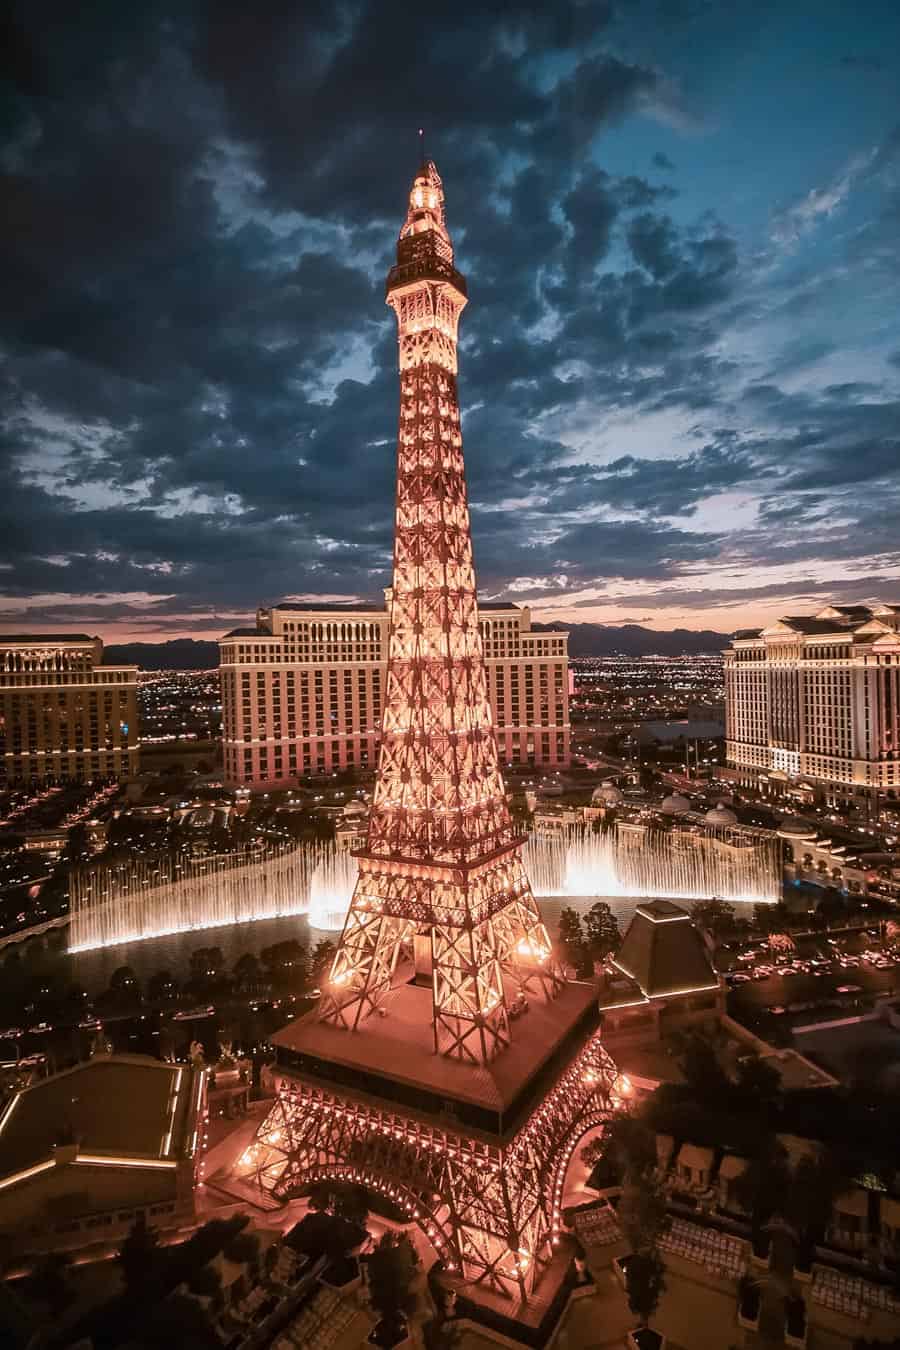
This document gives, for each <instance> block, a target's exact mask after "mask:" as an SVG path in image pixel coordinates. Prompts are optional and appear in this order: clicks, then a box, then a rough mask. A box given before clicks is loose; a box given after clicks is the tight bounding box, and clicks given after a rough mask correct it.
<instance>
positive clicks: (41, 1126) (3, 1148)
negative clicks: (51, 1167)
mask: <svg viewBox="0 0 900 1350" xmlns="http://www.w3.org/2000/svg"><path fill="white" fill-rule="evenodd" d="M193 1081H194V1071H193V1070H192V1069H190V1068H186V1067H184V1066H183V1065H178V1064H164V1063H162V1061H160V1060H158V1059H151V1058H150V1057H149V1056H145V1055H98V1056H97V1057H96V1058H94V1059H91V1060H88V1061H87V1062H86V1063H84V1064H76V1066H75V1067H74V1068H73V1069H67V1070H65V1071H64V1072H63V1073H58V1074H54V1075H53V1076H52V1077H50V1078H44V1079H42V1080H41V1081H40V1082H37V1083H34V1084H33V1085H32V1086H31V1087H28V1088H25V1089H24V1090H23V1091H21V1092H19V1093H17V1095H16V1096H15V1097H13V1098H11V1099H10V1101H9V1102H8V1103H7V1105H6V1107H5V1109H4V1111H3V1114H2V1115H0V1176H7V1175H9V1174H11V1173H15V1172H21V1171H24V1170H25V1169H26V1168H27V1167H30V1166H32V1165H33V1164H34V1163H37V1162H40V1161H42V1160H43V1159H45V1158H47V1157H49V1156H51V1155H52V1153H53V1150H54V1148H55V1147H57V1146H58V1145H64V1144H68V1143H77V1144H78V1147H79V1150H80V1151H81V1152H85V1153H101V1154H111V1155H118V1156H125V1157H134V1156H138V1157H148V1158H171V1159H177V1158H178V1157H180V1156H182V1154H183V1151H184V1146H185V1142H186V1139H187V1136H188V1133H189V1131H191V1130H192V1129H193V1123H192V1106H191V1102H192V1096H193V1094H192V1084H193Z"/></svg>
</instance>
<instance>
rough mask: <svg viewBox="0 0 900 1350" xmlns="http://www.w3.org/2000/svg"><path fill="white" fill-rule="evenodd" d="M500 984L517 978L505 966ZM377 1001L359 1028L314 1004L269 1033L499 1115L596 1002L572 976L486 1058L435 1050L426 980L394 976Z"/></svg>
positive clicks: (297, 1048)
mask: <svg viewBox="0 0 900 1350" xmlns="http://www.w3.org/2000/svg"><path fill="white" fill-rule="evenodd" d="M504 985H505V988H506V997H507V1001H508V1002H511V1001H512V1000H514V999H515V997H516V995H517V993H518V989H519V986H518V984H517V982H516V981H515V979H513V978H512V977H511V976H509V975H506V974H504ZM381 1006H382V1007H383V1008H384V1009H385V1016H384V1017H380V1016H378V1015H374V1016H371V1017H369V1018H368V1019H367V1020H366V1021H365V1022H364V1023H363V1025H362V1027H361V1028H360V1030H359V1031H355V1032H351V1031H347V1030H344V1029H343V1028H340V1027H335V1026H332V1025H331V1024H327V1023H325V1022H320V1021H319V1020H318V1016H317V1013H316V1011H315V1009H314V1010H313V1011H312V1012H310V1013H307V1014H306V1015H305V1016H304V1017H301V1018H298V1019H297V1020H296V1021H294V1022H289V1023H288V1025H287V1026H286V1027H284V1028H282V1030H281V1031H279V1032H277V1033H276V1034H275V1035H274V1036H272V1037H271V1038H270V1039H271V1041H272V1044H273V1045H275V1046H276V1047H283V1048H285V1049H288V1050H291V1051H293V1052H295V1053H299V1054H301V1055H303V1056H311V1057H314V1058H315V1059H317V1060H320V1061H324V1062H325V1063H327V1064H339V1065H343V1066H344V1067H345V1068H348V1069H351V1070H358V1071H359V1072H360V1073H361V1074H365V1075H366V1076H367V1077H368V1076H370V1075H375V1076H380V1077H382V1078H385V1079H388V1080H394V1081H399V1082H401V1083H405V1084H407V1085H408V1086H409V1087H411V1088H413V1089H415V1088H419V1089H424V1090H425V1091H427V1092H430V1093H434V1094H439V1095H440V1096H441V1097H442V1098H450V1099H454V1100H457V1101H461V1102H468V1103H470V1104H471V1105H473V1106H477V1107H483V1108H485V1109H486V1110H488V1111H490V1112H493V1113H497V1114H499V1115H502V1114H503V1113H504V1112H506V1111H507V1110H508V1109H509V1108H510V1107H511V1106H512V1105H513V1104H514V1103H515V1102H516V1100H517V1098H518V1097H519V1095H520V1093H521V1092H522V1091H523V1089H524V1088H525V1087H526V1085H527V1084H528V1082H529V1080H530V1079H532V1078H533V1077H535V1076H536V1075H537V1074H538V1072H539V1071H540V1069H541V1068H542V1067H543V1066H544V1065H545V1064H546V1063H547V1061H548V1060H549V1059H550V1058H551V1057H552V1055H553V1054H554V1052H555V1051H556V1050H557V1049H558V1048H559V1047H560V1046H561V1045H562V1043H563V1042H564V1041H565V1040H566V1038H567V1036H568V1035H569V1033H570V1032H571V1031H572V1029H573V1027H574V1026H576V1025H577V1024H579V1023H580V1022H581V1021H582V1019H583V1017H584V1015H585V1013H586V1012H587V1010H588V1009H589V1008H591V1007H592V1006H593V1007H594V1008H596V995H595V991H594V989H593V987H592V986H591V985H589V984H582V983H579V982H574V981H570V982H569V983H567V984H566V985H564V986H563V988H562V990H561V992H560V994H559V995H558V997H557V998H555V999H552V1000H550V1002H548V1003H544V1002H541V1001H538V1000H537V999H532V1000H530V1006H529V1010H528V1012H527V1013H525V1014H524V1015H523V1016H522V1017H520V1018H519V1019H518V1020H516V1021H515V1022H513V1023H512V1024H511V1027H510V1033H511V1041H510V1044H509V1045H508V1046H507V1048H506V1049H505V1050H502V1051H501V1052H500V1054H499V1055H497V1057H496V1059H494V1060H493V1061H492V1062H491V1063H490V1064H487V1065H478V1064H470V1063H463V1062H461V1061H459V1060H455V1059H449V1058H448V1057H447V1056H445V1055H438V1054H435V1051H434V1032H433V1028H432V994H431V989H430V987H425V986H419V985H415V984H406V983H401V984H398V985H396V986H395V987H394V988H393V989H392V990H391V992H390V994H389V995H388V996H387V998H386V999H385V1001H384V1003H383V1004H382V1005H381ZM310 1071H311V1072H312V1070H310Z"/></svg>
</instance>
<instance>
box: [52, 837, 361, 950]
mask: <svg viewBox="0 0 900 1350" xmlns="http://www.w3.org/2000/svg"><path fill="white" fill-rule="evenodd" d="M355 866H356V864H355V862H354V861H353V859H351V858H350V857H349V856H348V855H346V854H336V853H335V851H334V849H333V847H332V846H330V845H326V844H299V845H295V844H283V843H279V844H277V845H274V846H272V847H268V848H266V849H264V850H261V851H259V850H257V851H255V852H254V853H251V854H248V853H247V852H246V851H244V852H236V853H216V854H209V855H206V856H203V857H199V858H195V857H183V856H171V855H167V854H166V855H162V856H159V857H155V858H137V859H130V860H128V861H127V862H119V863H112V864H107V865H106V866H100V867H82V868H79V869H78V870H77V871H76V872H74V873H73V876H72V881H71V887H70V893H71V901H70V905H71V909H70V924H69V951H70V952H72V953H76V952H86V951H94V950H96V949H97V948H98V947H112V946H116V945H118V944H119V943H126V942H141V941H143V940H145V939H147V938H158V937H168V936H170V935H172V934H176V933H191V932H195V931H198V930H200V929H204V928H222V927H227V926H231V925H233V924H240V923H252V922H254V921H255V920H258V919H275V918H281V917H286V916H289V915H293V914H306V913H307V912H308V911H309V909H310V905H311V903H314V906H315V916H313V915H312V914H311V915H310V922H311V923H312V924H313V926H315V927H321V928H334V927H338V928H339V927H341V925H342V924H343V916H344V912H345V911H346V908H347V905H348V904H349V901H350V896H351V894H352V890H353V881H354V875H353V869H355Z"/></svg>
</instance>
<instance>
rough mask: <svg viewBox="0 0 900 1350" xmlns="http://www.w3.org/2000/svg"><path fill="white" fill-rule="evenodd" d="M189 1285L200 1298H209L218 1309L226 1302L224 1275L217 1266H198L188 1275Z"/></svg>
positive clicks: (192, 1291)
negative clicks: (223, 1294)
mask: <svg viewBox="0 0 900 1350" xmlns="http://www.w3.org/2000/svg"><path fill="white" fill-rule="evenodd" d="M187 1287H188V1289H190V1291H191V1293H192V1294H197V1295H198V1296H199V1297H200V1298H208V1299H209V1301H210V1303H211V1304H212V1306H213V1307H214V1308H215V1309H217V1310H218V1309H219V1308H221V1306H222V1304H223V1303H224V1298H223V1296H222V1276H221V1275H220V1274H219V1272H218V1270H217V1269H216V1268H215V1266H210V1265H205V1266H198V1267H197V1268H196V1270H192V1271H190V1273H189V1274H188V1277H187Z"/></svg>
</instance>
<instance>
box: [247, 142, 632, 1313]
mask: <svg viewBox="0 0 900 1350" xmlns="http://www.w3.org/2000/svg"><path fill="white" fill-rule="evenodd" d="M386 298H387V303H388V304H389V305H390V307H391V308H392V309H393V311H394V313H395V315H396V316H397V323H398V328H399V362H400V431H399V443H398V449H397V496H396V518H395V543H394V564H393V586H392V591H391V598H390V633H389V654H388V671H387V685H386V692H385V707H384V722H383V731H382V740H381V752H380V760H379V765H378V775H377V780H376V785H375V793H374V800H373V805H372V811H371V815H370V819H369V827H368V837H367V842H366V846H365V848H364V849H362V850H361V851H360V852H359V854H358V858H359V878H358V881H357V884H356V888H355V890H354V893H353V898H352V901H351V904H350V909H349V912H348V915H347V919H346V923H345V925H344V930H343V933H342V935H341V940H340V945H339V947H338V951H337V954H336V956H335V959H334V963H333V966H332V969H331V973H330V979H329V980H328V982H327V986H326V987H325V989H324V990H323V996H322V998H321V1000H320V1002H319V1005H318V1007H317V1008H316V1009H315V1010H314V1011H313V1012H310V1013H308V1014H307V1015H306V1016H304V1017H301V1018H299V1019H297V1020H296V1021H295V1022H292V1023H291V1024H289V1026H287V1027H286V1028H284V1029H283V1030H282V1031H280V1032H278V1033H277V1034H276V1035H275V1036H274V1037H273V1044H274V1046H275V1049H276V1065H275V1068H274V1070H271V1071H270V1079H271V1082H272V1083H273V1085H274V1087H275V1089H276V1093H277V1096H276V1103H275V1105H274V1107H273V1108H272V1110H271V1112H270V1113H269V1115H268V1116H267V1118H266V1120H265V1121H264V1123H263V1124H262V1125H261V1126H260V1128H259V1130H258V1132H257V1135H256V1138H255V1141H254V1143H253V1144H252V1145H251V1147H250V1148H249V1149H248V1150H247V1152H246V1153H245V1154H244V1155H243V1156H242V1158H241V1161H240V1164H239V1165H238V1169H237V1171H238V1175H242V1176H243V1177H244V1179H245V1180H247V1181H250V1182H252V1183H254V1184H256V1185H258V1186H259V1187H260V1188H261V1189H263V1190H264V1191H268V1192H270V1193H272V1194H273V1195H274V1196H275V1197H278V1198H288V1197H290V1196H292V1195H297V1194H300V1193H302V1191H303V1190H304V1189H305V1188H306V1187H308V1186H309V1184H310V1182H312V1181H314V1180H319V1179H324V1178H336V1179H346V1180H352V1181H356V1182H360V1183H362V1184H363V1185H365V1186H367V1187H369V1188H371V1189H374V1190H376V1191H378V1192H379V1193H382V1194H383V1195H385V1196H387V1197H388V1198H390V1199H391V1200H392V1201H393V1203H394V1204H395V1205H397V1206H398V1207H399V1208H400V1209H401V1211H402V1212H403V1213H405V1214H406V1215H407V1216H408V1217H409V1218H410V1219H412V1220H414V1221H416V1222H417V1223H418V1224H419V1225H420V1226H421V1227H422V1229H423V1230H424V1232H425V1234H426V1235H427V1237H428V1238H429V1240H430V1242H431V1243H432V1244H433V1246H434V1249H435V1251H436V1253H437V1254H438V1256H440V1257H441V1258H442V1259H443V1262H444V1269H445V1270H446V1271H447V1272H449V1273H450V1274H451V1276H452V1277H454V1278H458V1279H460V1280H461V1281H465V1282H466V1285H467V1286H472V1285H480V1286H482V1288H483V1289H484V1290H485V1291H490V1292H491V1294H492V1295H493V1296H497V1295H505V1296H507V1297H508V1298H510V1299H512V1300H514V1301H515V1302H516V1304H518V1305H521V1304H522V1303H523V1302H524V1303H527V1301H528V1300H529V1298H530V1297H531V1296H532V1295H533V1293H534V1290H535V1286H536V1282H538V1281H540V1278H541V1275H542V1272H543V1271H544V1270H545V1268H546V1267H547V1265H548V1264H549V1263H550V1262H551V1260H552V1258H553V1250H554V1245H555V1244H557V1243H558V1242H559V1233H560V1203H561V1197H562V1188H563V1183H564V1179H565V1172H566V1168H567V1166H568V1163H569V1161H570V1159H571V1157H572V1153H573V1151H574V1149H575V1147H576V1146H577V1144H578V1141H579V1140H580V1139H581V1138H582V1136H583V1135H584V1133H585V1132H586V1131H587V1130H588V1129H590V1128H591V1127H592V1126H594V1125H596V1124H598V1123H599V1122H600V1121H602V1120H603V1119H605V1118H606V1117H607V1116H608V1114H609V1112H610V1110H611V1109H612V1107H613V1106H614V1105H615V1102H616V1096H615V1087H616V1069H615V1066H614V1065H613V1063H612V1061H611V1060H610V1058H609V1056H608V1055H607V1054H606V1052H605V1051H604V1050H603V1048H602V1046H601V1043H600V1038H599V1034H598V1032H597V1026H598V1020H599V1014H598V1010H597V998H596V994H595V991H594V990H593V989H592V987H591V986H590V985H588V984H584V983H575V982H567V981H566V980H565V979H564V977H563V974H562V971H561V969H560V966H559V964H558V962H557V960H556V958H555V956H554V953H553V949H552V947H551V944H550V940H549V938H548V936H547V930H546V928H545V927H544V924H543V923H542V921H541V916H540V912H539V910H538V907H537V904H536V903H535V900H534V896H533V895H532V892H531V887H530V885H529V882H528V878H527V876H526V874H525V869H524V866H523V862H522V844H523V842H524V841H523V839H522V837H521V836H520V835H519V834H518V832H517V830H516V828H515V826H514V824H513V822H512V820H511V818H510V813H509V809H508V806H507V801H506V795H505V792H504V787H503V781H502V778H501V775H500V769H499V764H498V754H497V743H496V738H495V734H494V728H493V725H492V720H491V708H490V703H489V701H488V696H487V686H486V680H485V668H484V662H483V657H482V645H481V636H480V632H479V626H478V604H477V599H476V590H475V570H474V565H473V561H472V539H471V531H470V524H469V508H468V502H467V496H466V479H465V467H464V463H463V452H462V436H461V433H460V414H459V401H458V397H457V388H456V377H457V326H458V322H459V316H460V314H461V312H462V309H463V307H464V305H465V304H466V299H467V295H466V283H465V280H464V278H463V277H462V276H461V274H460V273H459V272H458V271H457V270H456V267H455V266H454V257H453V246H452V243H451V241H450V236H449V234H448V232H447V226H446V222H445V217H444V193H443V187H442V184H441V179H440V177H439V176H438V172H437V169H436V168H435V165H434V163H433V162H432V161H430V160H428V161H426V162H425V163H423V165H422V167H421V168H420V170H419V172H418V173H417V174H416V176H415V179H414V181H413V185H412V189H411V191H410V196H409V208H408V211H407V214H406V220H405V222H404V224H403V228H402V229H401V231H400V239H399V242H398V246H397V263H396V266H394V267H392V268H391V271H390V273H389V274H388V279H387V297H386ZM557 1264H558V1263H557Z"/></svg>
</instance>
